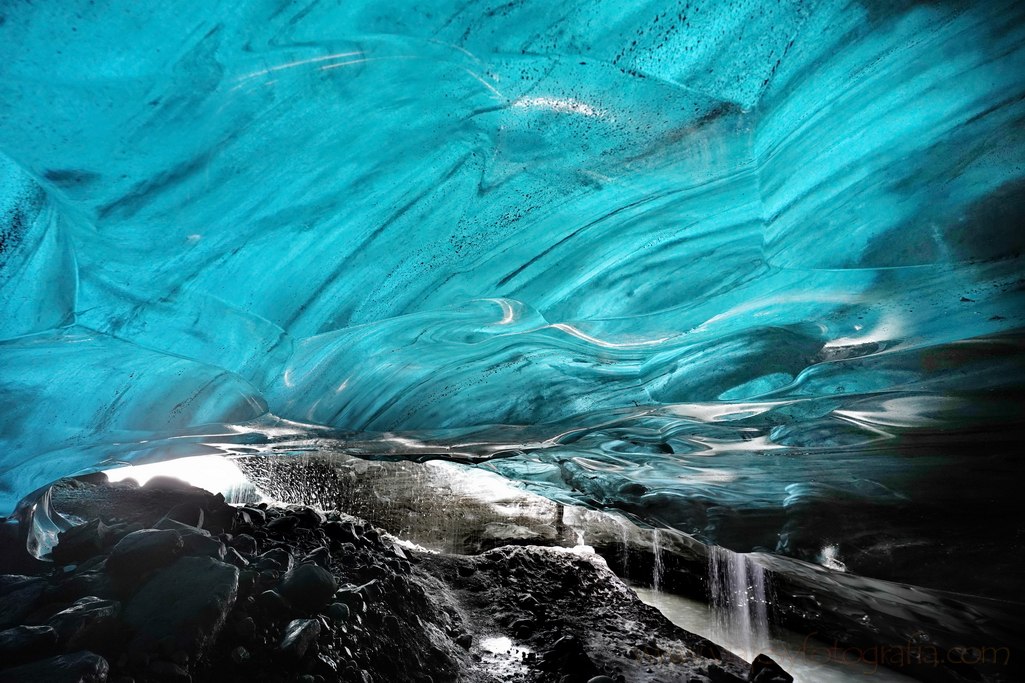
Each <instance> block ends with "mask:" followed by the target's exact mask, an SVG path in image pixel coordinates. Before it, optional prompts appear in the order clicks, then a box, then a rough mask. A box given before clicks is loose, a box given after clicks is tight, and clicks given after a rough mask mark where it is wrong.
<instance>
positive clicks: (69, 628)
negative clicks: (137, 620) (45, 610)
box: [47, 595, 121, 652]
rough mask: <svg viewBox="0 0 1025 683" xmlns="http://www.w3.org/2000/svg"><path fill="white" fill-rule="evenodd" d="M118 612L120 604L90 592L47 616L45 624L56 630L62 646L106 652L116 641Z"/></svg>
mask: <svg viewBox="0 0 1025 683" xmlns="http://www.w3.org/2000/svg"><path fill="white" fill-rule="evenodd" d="M120 612H121V604H120V603H117V602H114V601H113V600H103V599H100V598H97V597H95V596H91V595H90V596H86V597H84V598H81V599H80V600H78V601H77V602H75V604H74V605H72V606H71V607H69V608H67V609H65V610H62V611H60V612H58V613H57V614H55V615H53V616H52V617H50V620H49V621H48V622H47V626H50V627H52V628H53V629H54V630H55V631H56V632H57V635H58V638H59V640H60V643H61V645H63V646H64V647H65V648H67V649H69V650H79V649H86V648H88V649H93V650H99V651H101V652H104V651H107V652H109V651H110V650H111V649H112V646H113V644H114V643H116V642H117V640H116V635H117V627H118V622H117V616H118V614H119V613H120Z"/></svg>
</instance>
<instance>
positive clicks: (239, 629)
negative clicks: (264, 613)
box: [234, 617, 256, 640]
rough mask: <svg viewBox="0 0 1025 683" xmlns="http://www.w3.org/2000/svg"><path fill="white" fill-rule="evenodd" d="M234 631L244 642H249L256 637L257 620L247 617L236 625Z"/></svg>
mask: <svg viewBox="0 0 1025 683" xmlns="http://www.w3.org/2000/svg"><path fill="white" fill-rule="evenodd" d="M234 631H235V635H236V636H238V637H239V638H241V639H242V640H249V639H251V638H252V637H253V636H255V635H256V620H254V619H253V618H252V617H246V618H245V619H242V620H241V621H239V622H237V623H236V624H235V628H234Z"/></svg>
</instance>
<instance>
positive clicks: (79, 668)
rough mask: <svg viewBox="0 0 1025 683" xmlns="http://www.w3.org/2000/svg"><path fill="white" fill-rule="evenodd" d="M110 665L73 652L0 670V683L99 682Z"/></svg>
mask: <svg viewBox="0 0 1025 683" xmlns="http://www.w3.org/2000/svg"><path fill="white" fill-rule="evenodd" d="M109 672H110V665H108V664H107V660H106V659H104V658H103V657H101V656H99V655H98V654H95V653H92V652H74V653H72V654H68V655H61V656H59V657H50V658H49V659H43V660H40V661H38V662H32V663H31V664H23V665H22V666H17V667H14V668H11V669H4V670H3V671H0V683H29V682H30V681H31V683H103V682H104V681H106V680H107V674H108V673H109Z"/></svg>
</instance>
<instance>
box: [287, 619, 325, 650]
mask: <svg viewBox="0 0 1025 683" xmlns="http://www.w3.org/2000/svg"><path fill="white" fill-rule="evenodd" d="M319 637H320V622H319V621H318V620H316V619H293V620H292V621H290V622H288V626H286V627H285V633H284V635H283V636H282V638H281V646H280V647H281V652H282V653H283V654H284V655H286V656H288V657H291V658H293V659H302V658H303V657H305V656H306V653H307V652H308V651H309V649H310V646H311V645H313V643H315V642H316V641H317V638H319Z"/></svg>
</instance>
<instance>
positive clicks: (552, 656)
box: [540, 635, 598, 677]
mask: <svg viewBox="0 0 1025 683" xmlns="http://www.w3.org/2000/svg"><path fill="white" fill-rule="evenodd" d="M541 660H542V661H541V665H540V668H542V669H543V670H545V671H551V672H557V673H572V674H574V675H576V676H580V677H584V676H588V677H590V676H594V675H596V674H597V673H598V672H597V671H596V667H595V666H594V662H592V661H591V658H590V657H589V656H588V655H587V651H586V650H585V649H584V644H583V643H582V642H581V641H580V639H579V638H577V637H576V636H570V635H567V636H562V637H561V638H559V639H558V640H556V641H555V642H554V643H553V644H552V646H551V648H549V649H548V650H547V651H545V653H544V654H543V655H542V656H541Z"/></svg>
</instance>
